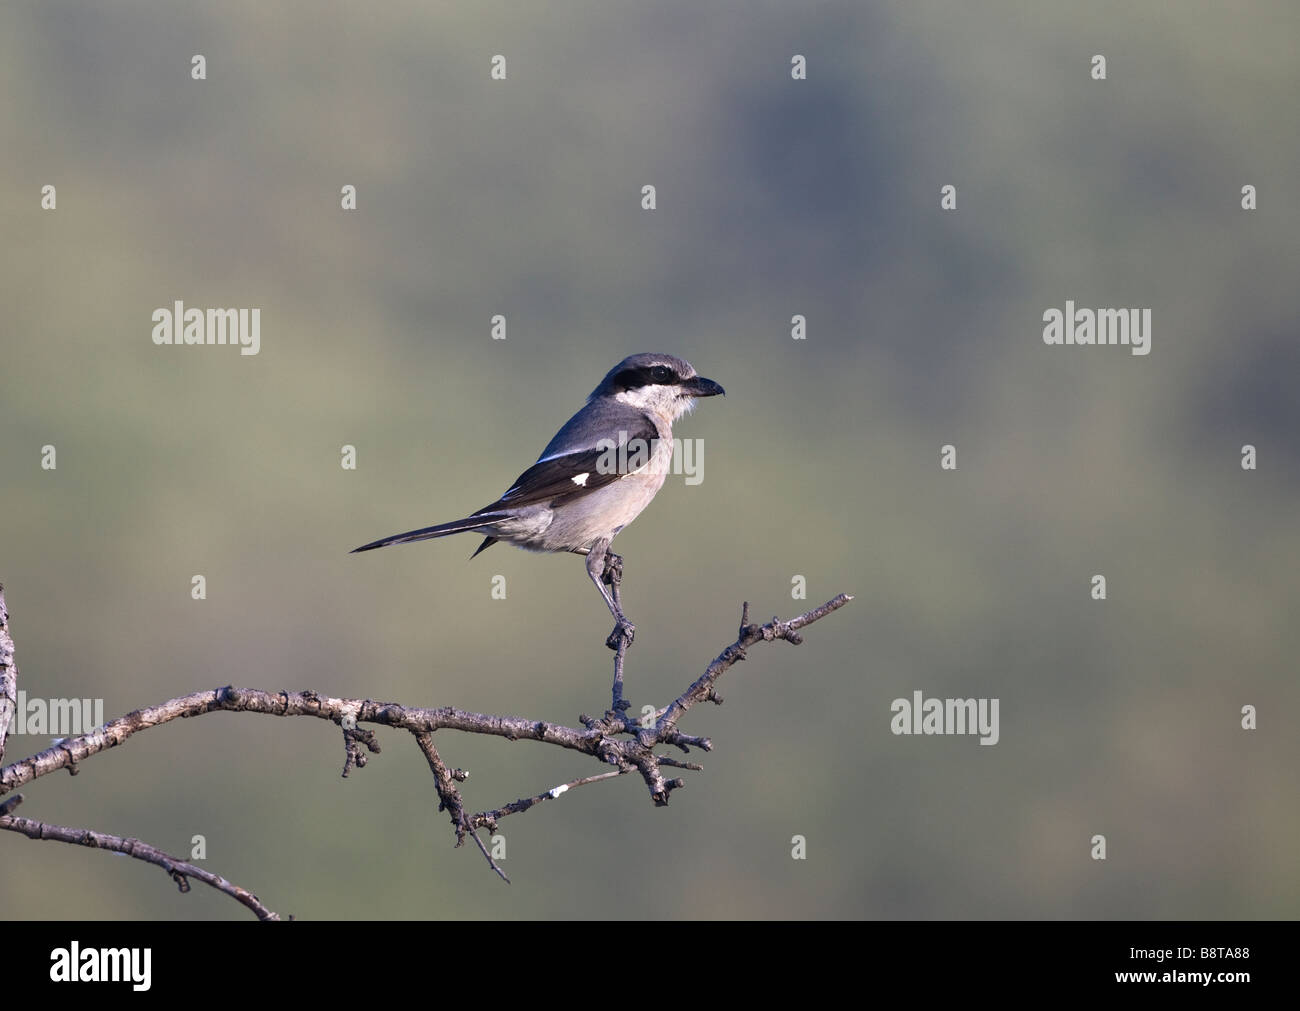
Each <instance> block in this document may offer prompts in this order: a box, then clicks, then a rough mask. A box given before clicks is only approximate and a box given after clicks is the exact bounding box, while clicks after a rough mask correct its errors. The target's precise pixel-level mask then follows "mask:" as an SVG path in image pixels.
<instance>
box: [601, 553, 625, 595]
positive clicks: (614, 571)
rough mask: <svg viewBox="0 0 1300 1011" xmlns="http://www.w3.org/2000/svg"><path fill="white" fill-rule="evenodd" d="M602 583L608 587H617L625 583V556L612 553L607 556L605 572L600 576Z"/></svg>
mask: <svg viewBox="0 0 1300 1011" xmlns="http://www.w3.org/2000/svg"><path fill="white" fill-rule="evenodd" d="M600 581H601V582H602V583H604V584H605V585H606V586H617V585H618V584H619V583H621V582H623V556H622V555H616V554H614V553H613V552H612V551H611V552H608V553H607V554H606V555H605V571H604V572H602V573H601V574H600Z"/></svg>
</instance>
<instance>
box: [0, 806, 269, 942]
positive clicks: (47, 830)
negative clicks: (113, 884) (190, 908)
mask: <svg viewBox="0 0 1300 1011" xmlns="http://www.w3.org/2000/svg"><path fill="white" fill-rule="evenodd" d="M22 797H23V795H22V794H21V793H20V794H17V795H15V796H13V797H11V798H9V800H8V801H6V802H5V804H4V813H3V814H0V829H5V830H7V831H10V832H18V833H20V834H22V835H25V836H27V838H29V839H44V840H52V841H54V842H62V843H69V844H70V845H73V846H89V847H90V848H91V849H97V850H108V851H109V852H111V853H123V854H125V855H126V856H129V857H134V858H135V859H136V860H144V861H145V862H146V863H151V864H155V865H157V866H158V867H161V868H162V869H163V870H165V871H166V872H167V873H168V875H170V876H171V879H172V880H173V881H175V882H176V886H177V887H178V888H179V889H180V890H181V891H182V892H188V891H189V890H190V882H189V879H190V878H198V880H200V881H202V882H203V883H204V884H207V885H211V886H212V887H213V888H215V889H217V891H219V892H224V893H225V894H226V895H229V896H230V897H231V898H232V899H234V900H235V901H236V902H239V903H242V904H243V905H245V906H247V907H248V908H249V909H251V910H252V911H253V912H254V913H256V914H257V918H258V919H259V920H278V919H280V916H279V914H278V913H273V912H271V910H269V909H267V908H266V906H264V905H262V903H261V902H260V901H258V898H257V896H256V895H254V894H253V893H252V892H250V891H249V890H248V889H247V888H241V887H240V886H239V885H236V884H234V883H232V882H230V881H227V880H226V879H225V878H223V877H221V876H220V875H219V874H213V873H212V872H211V871H205V870H204V869H203V868H202V867H196V866H194V864H191V863H186V862H185V861H184V860H178V859H177V858H176V857H174V856H170V855H169V854H167V853H164V852H163V851H162V850H160V849H158V848H157V847H154V846H150V845H149V844H148V843H146V842H141V841H140V840H139V839H126V838H123V837H122V836H119V835H109V834H108V833H107V832H92V831H91V830H90V829H84V828H68V827H66V826H64V825H49V824H46V823H45V822H40V821H33V820H32V819H31V818H19V817H17V816H15V815H12V814H9V812H10V811H12V810H13V809H14V808H15V807H17V806H18V804H19V803H20V802H21V801H22Z"/></svg>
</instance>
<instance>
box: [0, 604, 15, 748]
mask: <svg viewBox="0 0 1300 1011" xmlns="http://www.w3.org/2000/svg"><path fill="white" fill-rule="evenodd" d="M17 711H18V665H17V664H16V663H14V641H13V639H12V638H11V637H10V635H9V608H8V607H6V606H5V588H4V587H3V586H0V764H3V762H4V757H5V740H6V739H7V738H8V737H9V727H10V725H11V724H12V723H13V718H14V714H15V713H16V712H17Z"/></svg>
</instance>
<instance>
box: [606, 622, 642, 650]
mask: <svg viewBox="0 0 1300 1011" xmlns="http://www.w3.org/2000/svg"><path fill="white" fill-rule="evenodd" d="M635 635H636V626H635V625H633V624H632V623H631V622H630V621H628V620H627V619H626V618H619V619H618V624H617V625H615V626H614V631H612V632H610V633H609V638H607V639H606V640H605V645H606V646H608V647H609V648H610V649H614V650H616V649H618V647H619V645H620V644H621V643H622V642H623V640H624V639H625V638H626V639H627V644H628V645H629V646H631V645H632V638H633V636H635Z"/></svg>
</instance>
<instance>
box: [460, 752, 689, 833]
mask: <svg viewBox="0 0 1300 1011" xmlns="http://www.w3.org/2000/svg"><path fill="white" fill-rule="evenodd" d="M661 761H668V760H667V759H661ZM695 768H696V769H700V768H702V767H701V766H698V765H697V766H695ZM626 774H627V773H626V771H625V770H623V769H618V770H616V771H614V772H602V773H600V774H599V775H595V776H583V777H582V778H581V779H574V780H571V781H570V782H568V783H561V784H560V785H559V786H553V787H551V789H549V790H543V791H542V792H541V793H539V794H537V795H536V796H534V797H521V798H520V799H519V800H516V801H512V802H511V803H509V804H507V805H506V806H505V807H499V808H497V809H496V810H495V811H480V812H479V813H478V814H476V815H473V816H472V817H471V818H470V819H469V824H470V825H471V826H473V827H474V828H476V829H477V828H480V827H482V828H486V829H488V831H490V832H495V831H496V829H497V819H498V818H504V817H505V816H506V815H509V814H522V813H523V812H524V811H527V810H528V809H529V808H532V807H536V806H537V805H538V804H540V803H541V802H542V801H544V800H555V799H556V798H558V797H561V796H563V795H564V794H566V793H568V792H569V791H570V790H574V789H576V788H578V787H579V786H586V785H587V784H588V783H599V782H600V781H601V780H603V779H617V778H618V777H619V776H623V775H626Z"/></svg>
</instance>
